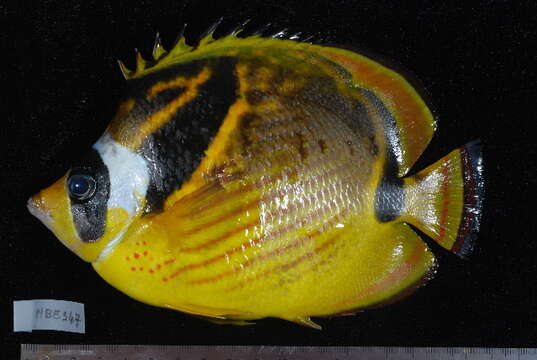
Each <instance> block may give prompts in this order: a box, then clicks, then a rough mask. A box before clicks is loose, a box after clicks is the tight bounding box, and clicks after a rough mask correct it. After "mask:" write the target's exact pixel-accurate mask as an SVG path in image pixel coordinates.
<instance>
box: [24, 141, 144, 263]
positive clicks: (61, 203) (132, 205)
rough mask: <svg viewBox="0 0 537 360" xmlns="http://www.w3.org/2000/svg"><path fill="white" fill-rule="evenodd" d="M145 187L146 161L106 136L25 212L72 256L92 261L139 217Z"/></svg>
mask: <svg viewBox="0 0 537 360" xmlns="http://www.w3.org/2000/svg"><path fill="white" fill-rule="evenodd" d="M148 183H149V179H148V175H147V169H146V164H145V161H144V160H143V159H142V158H141V157H140V156H139V155H137V154H136V153H134V152H132V151H131V150H130V149H127V148H125V147H123V146H121V145H120V144H118V143H117V142H115V141H114V140H113V139H112V138H111V137H110V135H108V134H107V133H105V135H103V136H102V137H101V139H100V140H99V141H98V142H97V143H96V144H95V145H94V146H93V148H92V150H91V151H90V153H89V154H88V155H87V156H85V157H84V158H83V159H81V160H80V161H78V162H77V163H76V164H75V165H73V166H72V167H71V168H70V169H69V171H68V172H67V173H66V174H65V175H64V176H63V177H61V178H60V179H59V180H57V181H56V182H55V183H54V184H52V185H51V186H50V187H48V188H46V189H43V190H41V191H40V192H39V193H37V194H36V195H34V196H32V197H31V198H30V199H29V200H28V210H29V211H30V213H31V214H32V215H34V216H35V217H37V218H38V219H39V220H40V221H41V222H42V223H43V224H44V225H45V226H46V227H47V228H49V229H50V230H51V231H52V232H53V233H54V235H56V237H57V238H58V239H59V240H60V241H61V242H62V243H63V244H64V245H65V246H67V247H68V248H69V249H70V250H71V251H73V252H74V253H75V254H77V255H78V256H79V257H81V258H82V259H83V260H85V261H88V262H95V261H99V260H101V259H103V258H104V257H106V255H107V254H108V253H110V251H112V250H113V248H114V247H115V246H116V245H117V244H118V243H119V242H120V241H121V239H122V238H123V236H124V234H125V233H126V231H127V230H128V228H129V226H130V225H131V224H132V222H133V221H134V220H135V219H136V218H138V217H140V216H142V213H143V207H144V203H145V200H144V199H145V194H146V191H147V186H148Z"/></svg>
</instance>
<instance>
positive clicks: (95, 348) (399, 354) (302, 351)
mask: <svg viewBox="0 0 537 360" xmlns="http://www.w3.org/2000/svg"><path fill="white" fill-rule="evenodd" d="M20 359H21V360H265V359H266V360H351V359H352V360H354V359H368V360H369V359H371V360H377V359H378V360H381V359H382V360H429V359H431V360H432V359H435V360H462V359H464V360H466V359H468V360H481V359H483V360H501V359H503V360H537V349H536V348H462V347H461V348H459V347H455V348H453V347H358V346H357V347H354V346H342V347H330V346H323V347H312V346H220V345H215V346H172V345H157V346H152V345H39V344H23V345H21V358H20Z"/></svg>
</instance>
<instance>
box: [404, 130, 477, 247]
mask: <svg viewBox="0 0 537 360" xmlns="http://www.w3.org/2000/svg"><path fill="white" fill-rule="evenodd" d="M405 189H406V193H405V195H406V200H405V210H404V215H403V217H404V220H405V221H406V222H408V223H410V224H412V225H414V226H416V227H417V228H418V229H420V230H421V231H423V232H424V233H426V234H427V235H429V236H430V237H431V238H433V239H434V240H435V241H436V242H437V243H438V244H440V245H441V246H442V247H444V248H446V249H448V250H450V251H452V252H453V253H455V254H457V255H459V256H461V257H465V256H467V255H469V254H470V253H471V252H472V249H473V246H474V242H475V238H476V235H477V232H478V231H479V225H480V222H481V212H482V203H483V193H484V184H483V162H482V155H481V144H480V142H479V140H477V141H473V142H470V143H468V144H466V145H464V146H462V147H460V148H459V149H456V150H454V151H452V152H451V153H449V154H448V155H447V156H445V157H443V158H442V159H440V160H439V161H437V162H436V163H434V164H432V165H431V166H429V167H427V168H426V169H425V170H423V171H420V172H419V173H418V174H416V175H414V176H411V177H408V178H405Z"/></svg>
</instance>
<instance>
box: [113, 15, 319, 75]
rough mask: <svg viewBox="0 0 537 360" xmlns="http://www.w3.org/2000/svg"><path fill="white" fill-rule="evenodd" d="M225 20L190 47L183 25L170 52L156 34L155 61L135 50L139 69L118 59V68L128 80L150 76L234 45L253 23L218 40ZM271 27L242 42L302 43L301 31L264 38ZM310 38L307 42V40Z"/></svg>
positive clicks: (266, 27)
mask: <svg viewBox="0 0 537 360" xmlns="http://www.w3.org/2000/svg"><path fill="white" fill-rule="evenodd" d="M222 20H223V18H219V19H218V20H217V21H216V22H215V23H214V24H212V25H211V26H210V27H209V28H208V29H207V30H206V31H205V32H204V33H203V35H202V36H201V37H200V39H199V40H198V42H197V44H195V45H193V46H191V45H188V44H187V42H186V39H185V35H184V31H185V28H186V24H185V25H184V26H183V28H182V30H181V31H180V32H179V35H178V37H177V39H176V41H175V44H174V45H173V46H172V47H171V49H170V50H169V51H167V50H166V49H164V47H163V46H162V42H161V39H160V35H159V34H158V33H157V35H156V37H155V44H154V45H153V52H152V57H153V59H152V60H150V61H148V60H145V59H144V58H143V57H142V55H141V54H140V52H139V51H138V50H135V53H136V69H135V70H130V69H128V68H127V67H126V66H125V64H124V63H123V62H122V61H119V60H118V64H119V68H120V70H121V73H122V74H123V76H124V77H125V79H127V80H129V79H133V78H139V77H142V76H144V75H146V74H148V73H151V72H154V71H156V70H159V69H162V68H164V67H166V66H169V65H172V64H174V63H178V62H181V61H182V60H183V59H184V60H186V58H187V55H189V54H191V53H193V52H195V51H198V50H200V52H201V51H202V50H210V49H211V48H212V47H214V48H218V47H223V46H228V45H233V42H234V41H236V40H238V39H239V37H238V35H239V34H241V33H242V32H243V31H244V28H245V26H246V25H247V24H248V23H249V22H250V20H249V19H248V20H246V21H243V22H242V23H240V24H239V25H238V26H236V27H235V28H233V29H232V30H231V31H230V32H229V33H228V34H227V35H224V36H223V37H221V38H218V39H215V38H214V36H213V35H214V32H215V31H216V29H217V28H218V26H219V25H220V24H221V22H222ZM269 27H270V23H268V24H265V25H263V26H261V27H260V28H259V29H257V30H256V31H254V32H253V33H251V34H250V35H249V36H247V37H244V38H240V39H241V40H250V41H252V42H255V41H259V40H261V39H266V40H271V39H280V40H300V35H301V33H300V32H297V33H293V34H289V33H288V32H287V29H283V30H280V31H277V32H275V33H273V34H272V35H268V36H265V35H264V32H265V31H267V29H268V28H269ZM309 39H310V38H308V39H306V40H304V42H305V43H306V41H308V40H309Z"/></svg>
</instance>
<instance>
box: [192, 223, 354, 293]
mask: <svg viewBox="0 0 537 360" xmlns="http://www.w3.org/2000/svg"><path fill="white" fill-rule="evenodd" d="M340 216H343V213H341V214H337V215H334V216H333V217H332V218H331V219H330V220H328V221H326V223H325V224H323V225H321V226H326V225H329V224H333V225H335V223H336V222H337V221H339V220H338V219H339V218H340ZM320 234H322V232H321V230H318V229H317V230H314V231H313V232H312V233H311V234H308V235H306V236H303V237H301V238H299V239H298V240H295V241H293V242H292V243H291V244H289V245H286V246H283V247H281V248H278V249H275V250H273V251H270V252H268V253H266V254H263V255H259V256H257V257H253V258H251V259H249V260H247V261H245V262H243V263H241V264H239V265H238V266H235V267H234V268H233V269H231V270H229V271H226V272H223V273H220V274H217V275H214V276H211V277H207V278H202V279H198V280H192V281H189V282H188V284H190V285H198V284H203V283H208V282H214V281H217V280H220V279H222V278H224V277H226V276H229V275H232V274H234V273H237V272H239V271H242V270H243V269H245V268H247V267H250V266H251V265H253V264H255V263H257V262H259V261H263V260H267V259H270V258H272V257H274V256H277V255H280V254H282V253H284V252H286V251H287V250H290V249H294V248H297V247H299V246H302V245H304V244H305V243H306V242H308V241H309V240H312V239H314V238H315V237H316V236H319V235H320Z"/></svg>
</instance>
